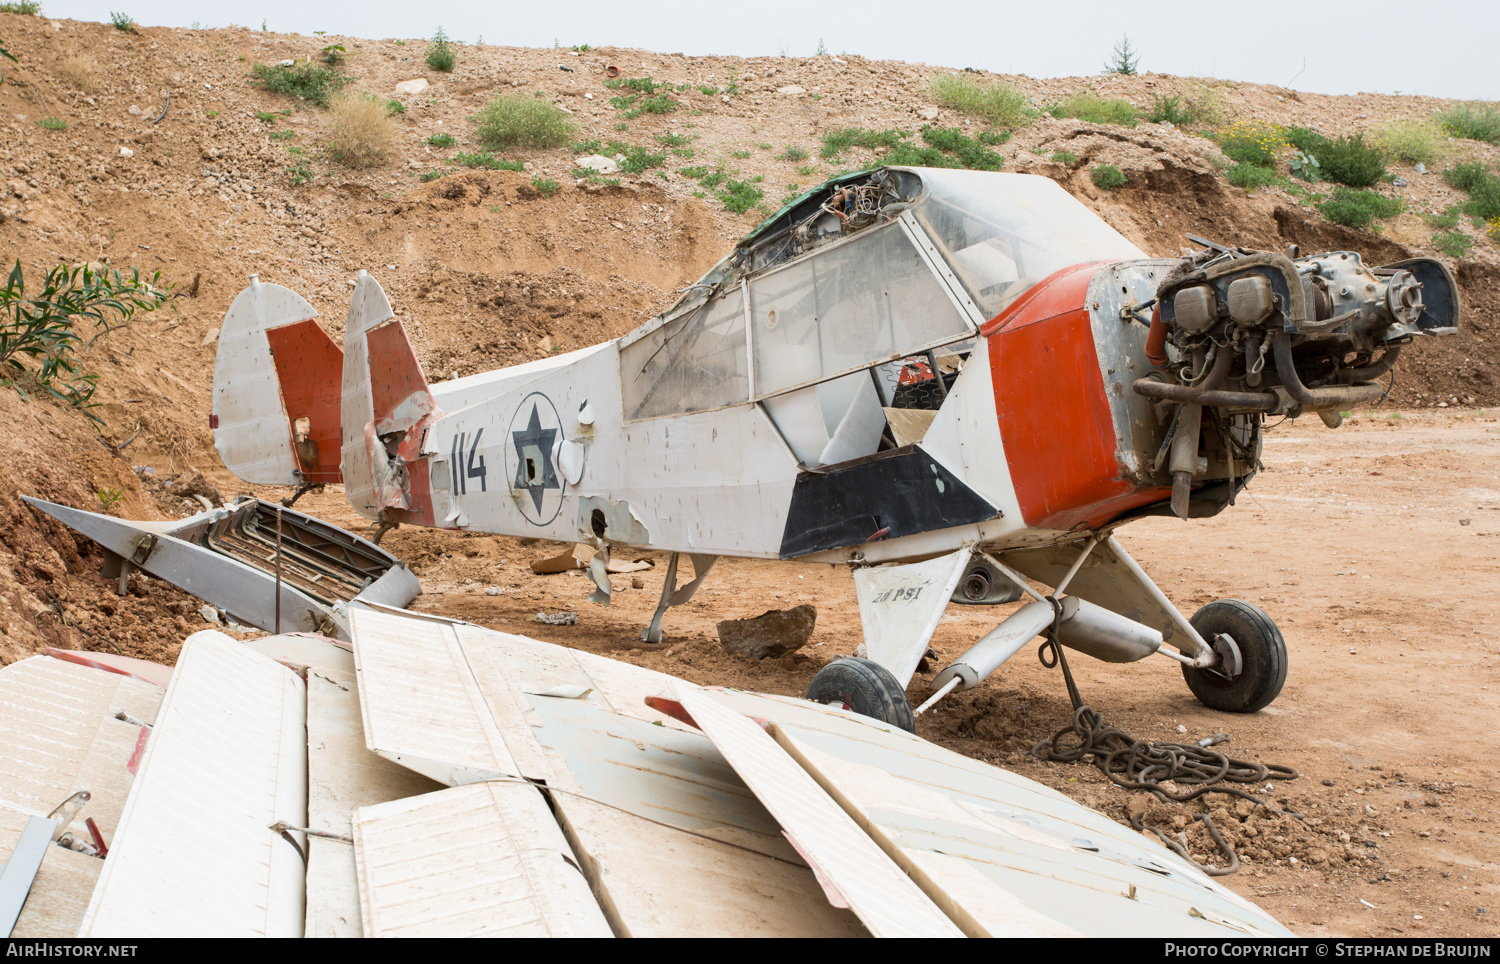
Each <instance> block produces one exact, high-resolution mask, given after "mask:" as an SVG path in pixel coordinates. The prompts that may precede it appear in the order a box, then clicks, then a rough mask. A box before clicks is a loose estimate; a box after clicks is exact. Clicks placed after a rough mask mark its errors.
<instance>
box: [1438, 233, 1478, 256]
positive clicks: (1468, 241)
mask: <svg viewBox="0 0 1500 964" xmlns="http://www.w3.org/2000/svg"><path fill="white" fill-rule="evenodd" d="M1432 246H1433V247H1434V248H1437V249H1438V251H1440V252H1441V253H1443V254H1446V255H1447V256H1448V257H1450V258H1463V257H1467V256H1468V254H1469V250H1470V249H1471V248H1473V247H1474V239H1473V238H1471V237H1469V236H1468V235H1467V234H1460V233H1459V232H1457V231H1445V232H1443V233H1442V234H1434V235H1433V236H1432Z"/></svg>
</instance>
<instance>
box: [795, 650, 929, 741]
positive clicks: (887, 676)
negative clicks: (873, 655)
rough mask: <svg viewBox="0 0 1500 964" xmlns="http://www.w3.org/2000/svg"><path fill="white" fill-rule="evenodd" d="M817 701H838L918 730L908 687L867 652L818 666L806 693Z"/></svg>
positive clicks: (890, 722) (909, 731)
mask: <svg viewBox="0 0 1500 964" xmlns="http://www.w3.org/2000/svg"><path fill="white" fill-rule="evenodd" d="M802 698H803V699H805V700H811V701H812V702H814V703H837V704H841V705H843V706H845V707H847V708H848V709H851V710H853V711H854V712H856V713H858V714H860V715H861V716H868V717H871V718H872V719H876V720H879V721H880V722H882V723H888V724H890V725H891V726H896V727H900V728H901V729H903V730H905V731H906V732H908V733H915V732H917V718H916V716H915V714H913V713H912V711H911V702H910V701H909V700H907V698H906V691H905V690H904V689H902V688H901V684H900V683H898V682H896V677H894V676H892V675H891V671H890V670H888V669H886V668H885V667H884V666H881V665H880V664H879V663H877V662H875V661H874V660H872V659H865V658H864V657H863V656H845V657H843V658H841V659H836V660H834V661H833V662H831V663H829V664H828V665H827V666H825V667H823V668H822V669H820V670H818V675H816V676H814V677H813V678H812V683H811V684H809V685H808V687H807V692H806V693H805V694H804V695H803V697H802Z"/></svg>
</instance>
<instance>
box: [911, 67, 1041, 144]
mask: <svg viewBox="0 0 1500 964" xmlns="http://www.w3.org/2000/svg"><path fill="white" fill-rule="evenodd" d="M932 98H933V100H935V101H937V102H938V103H939V104H941V105H943V106H944V107H947V108H949V109H950V110H956V111H958V112H960V113H963V114H968V115H970V116H972V117H978V118H980V119H982V120H983V121H984V122H985V123H987V124H989V125H990V126H991V127H999V128H1003V129H1005V130H1016V129H1017V128H1020V127H1025V126H1026V125H1027V124H1029V123H1031V122H1032V121H1033V120H1035V119H1036V116H1037V112H1036V111H1035V110H1034V109H1032V107H1031V105H1030V103H1029V102H1028V100H1027V97H1026V95H1025V94H1024V93H1022V92H1021V91H1020V90H1018V89H1017V88H1015V87H1012V86H1011V85H1009V84H1002V83H998V82H987V81H980V80H976V79H974V78H971V77H965V76H964V75H962V74H952V75H948V76H939V77H934V78H932Z"/></svg>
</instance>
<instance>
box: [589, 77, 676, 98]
mask: <svg viewBox="0 0 1500 964" xmlns="http://www.w3.org/2000/svg"><path fill="white" fill-rule="evenodd" d="M604 86H605V87H608V88H609V89H610V90H633V91H635V92H636V93H638V94H654V93H656V92H657V91H658V90H675V89H676V88H674V87H673V86H672V85H671V84H669V83H667V82H666V81H663V80H656V79H655V78H652V77H618V78H616V79H614V80H606V81H605V82H604Z"/></svg>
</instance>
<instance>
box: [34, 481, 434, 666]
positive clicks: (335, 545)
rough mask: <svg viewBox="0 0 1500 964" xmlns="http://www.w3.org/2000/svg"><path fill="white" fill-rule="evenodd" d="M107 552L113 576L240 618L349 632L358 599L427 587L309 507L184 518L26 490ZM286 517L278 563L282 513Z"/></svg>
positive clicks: (248, 507) (245, 506) (389, 599)
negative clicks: (104, 510)
mask: <svg viewBox="0 0 1500 964" xmlns="http://www.w3.org/2000/svg"><path fill="white" fill-rule="evenodd" d="M22 498H23V499H25V500H26V502H27V503H28V504H29V505H31V506H32V507H33V508H36V509H38V510H40V511H42V512H45V513H47V514H48V515H50V516H52V517H53V518H55V519H57V520H58V521H60V522H62V523H64V524H65V525H67V526H68V527H69V528H71V529H73V530H75V531H77V532H79V533H81V534H83V535H85V536H88V537H89V538H90V539H93V540H94V541H95V542H97V543H99V545H101V546H103V547H104V549H105V554H106V555H105V574H106V575H107V576H109V577H111V578H113V577H118V578H120V579H121V582H122V584H123V581H124V578H125V576H126V575H127V574H128V573H129V570H130V569H131V568H136V569H140V570H141V571H142V572H145V573H148V574H150V575H152V576H155V577H156V578H158V579H163V580H166V581H167V582H170V583H171V584H172V585H174V586H177V587H178V588H180V589H182V590H184V591H186V592H189V593H192V594H193V595H195V596H197V597H198V598H200V599H202V600H204V601H205V602H207V603H210V604H211V605H213V606H214V607H216V608H218V609H222V610H223V611H224V612H226V613H228V614H229V616H230V618H231V619H234V620H236V621H237V622H241V623H245V624H247V625H250V626H255V627H257V628H259V629H263V630H265V631H267V632H276V631H278V627H277V626H276V617H277V609H278V607H277V592H276V588H277V584H278V569H279V570H280V579H279V583H280V587H281V592H280V616H281V626H280V631H286V632H309V633H311V632H318V633H324V634H325V635H328V636H336V637H339V638H343V639H347V638H348V630H347V628H346V626H345V625H344V617H343V616H342V615H341V613H340V611H339V610H340V609H341V608H342V607H344V606H347V605H348V604H349V603H350V602H352V601H353V600H355V599H359V600H362V601H367V602H377V603H381V604H384V605H390V606H404V605H406V604H407V603H409V602H410V601H411V600H413V599H415V598H416V597H417V594H418V593H420V592H421V589H422V587H421V584H420V583H419V582H418V581H417V577H416V576H414V575H412V573H411V570H410V569H407V568H406V565H405V563H403V562H401V561H400V560H399V559H397V558H396V557H395V556H393V555H391V554H390V553H388V552H386V551H385V550H383V549H381V548H380V547H379V546H377V545H375V544H374V543H372V542H368V541H366V540H364V539H361V538H360V537H359V536H356V535H354V534H353V533H351V532H346V531H345V530H343V529H340V528H338V527H337V526H331V525H329V524H328V523H326V522H322V521H320V520H318V519H315V518H313V517H312V516H310V515H307V514H305V513H302V512H297V511H294V510H292V509H286V508H282V507H281V506H278V505H276V504H275V503H271V502H262V501H261V500H259V499H245V500H241V501H239V502H234V503H231V504H229V505H226V506H224V507H223V508H219V509H211V510H209V511H207V512H200V513H198V514H197V515H193V516H188V517H187V518H185V519H180V520H178V521H176V522H128V521H125V520H122V519H115V518H112V517H110V516H106V515H100V514H99V513H97V512H85V511H83V510H81V509H73V508H69V507H68V506H63V505H56V504H54V503H51V502H43V501H42V500H40V499H33V498H31V497H30V496H22ZM278 515H279V516H280V520H281V539H280V542H281V545H280V551H281V555H280V559H279V563H280V565H279V566H278V558H277V535H276V523H277V517H278Z"/></svg>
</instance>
